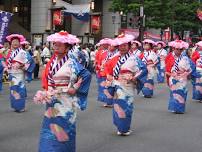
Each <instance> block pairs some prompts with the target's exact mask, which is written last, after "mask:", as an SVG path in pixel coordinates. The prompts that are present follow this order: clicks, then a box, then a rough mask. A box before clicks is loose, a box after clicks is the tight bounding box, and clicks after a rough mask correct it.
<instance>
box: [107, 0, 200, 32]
mask: <svg viewBox="0 0 202 152" xmlns="http://www.w3.org/2000/svg"><path fill="white" fill-rule="evenodd" d="M140 2H141V0H113V1H112V5H111V10H113V11H123V12H124V13H125V14H127V13H129V12H132V13H134V14H135V15H139V8H140V6H141V5H142V4H141V3H140ZM198 8H202V3H199V1H198V0H144V14H145V15H146V27H149V28H156V29H158V28H161V29H165V28H167V27H171V28H172V29H173V30H174V31H175V32H179V31H184V30H194V29H198V28H201V27H202V22H201V21H200V20H199V19H198V18H197V15H196V12H197V9H198Z"/></svg>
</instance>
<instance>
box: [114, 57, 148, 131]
mask: <svg viewBox="0 0 202 152" xmlns="http://www.w3.org/2000/svg"><path fill="white" fill-rule="evenodd" d="M123 58H124V57H123ZM119 61H121V62H122V65H121V66H119V69H120V70H119V72H118V73H119V74H118V76H117V77H116V74H114V76H115V78H116V79H114V81H113V82H112V86H114V87H115V94H114V104H113V123H114V125H115V126H116V127H117V130H118V131H119V132H120V133H126V132H128V131H129V130H130V126H131V120H132V114H133V109H134V105H133V102H134V90H135V88H136V87H137V86H136V83H142V85H139V89H140V90H141V86H143V84H144V81H143V80H144V77H145V79H146V76H145V75H146V74H147V69H146V66H144V64H143V63H142V61H141V60H139V58H137V57H136V56H135V55H131V56H130V57H129V58H128V59H125V61H124V59H122V58H121V59H120V60H119ZM119 61H118V62H117V65H116V66H115V68H114V69H116V68H117V67H118V65H119V64H120V63H119ZM123 61H124V63H123ZM114 71H115V70H114ZM131 77H133V78H135V79H136V81H133V80H131Z"/></svg>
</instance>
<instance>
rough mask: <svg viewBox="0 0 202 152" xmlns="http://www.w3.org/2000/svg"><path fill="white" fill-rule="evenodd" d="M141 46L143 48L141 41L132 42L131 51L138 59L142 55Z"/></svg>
mask: <svg viewBox="0 0 202 152" xmlns="http://www.w3.org/2000/svg"><path fill="white" fill-rule="evenodd" d="M141 46H142V44H141V43H140V42H139V41H132V42H131V51H132V52H133V54H134V55H136V56H137V57H140V55H141V51H140V49H139V48H140V47H141Z"/></svg>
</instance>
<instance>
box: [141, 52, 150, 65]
mask: <svg viewBox="0 0 202 152" xmlns="http://www.w3.org/2000/svg"><path fill="white" fill-rule="evenodd" d="M149 55H150V51H148V52H144V56H143V60H142V61H143V62H144V63H145V64H147V62H148V60H147V58H148V56H149Z"/></svg>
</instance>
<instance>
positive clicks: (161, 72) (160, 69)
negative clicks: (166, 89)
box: [157, 49, 167, 83]
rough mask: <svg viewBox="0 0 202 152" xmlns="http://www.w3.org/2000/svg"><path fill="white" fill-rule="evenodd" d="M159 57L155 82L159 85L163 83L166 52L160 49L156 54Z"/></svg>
mask: <svg viewBox="0 0 202 152" xmlns="http://www.w3.org/2000/svg"><path fill="white" fill-rule="evenodd" d="M157 55H158V57H159V63H158V64H157V81H158V82H159V83H164V81H165V58H166V56H167V51H166V50H165V49H160V50H158V52H157Z"/></svg>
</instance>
